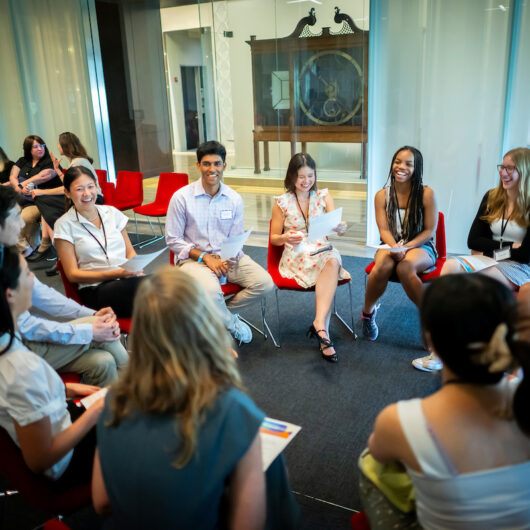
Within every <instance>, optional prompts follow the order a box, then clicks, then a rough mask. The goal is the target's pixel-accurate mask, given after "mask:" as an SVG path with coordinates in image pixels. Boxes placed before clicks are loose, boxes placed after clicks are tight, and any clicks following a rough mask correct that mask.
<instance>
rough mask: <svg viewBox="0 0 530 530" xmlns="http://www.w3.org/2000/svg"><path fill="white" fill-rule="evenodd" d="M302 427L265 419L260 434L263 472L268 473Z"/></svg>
mask: <svg viewBox="0 0 530 530" xmlns="http://www.w3.org/2000/svg"><path fill="white" fill-rule="evenodd" d="M301 428H302V427H300V426H299V425H294V424H292V423H287V422H286V421H280V420H273V419H272V418H265V419H264V420H263V423H262V424H261V427H260V428H259V434H260V438H261V457H262V461H263V471H267V469H268V468H269V466H270V465H271V464H272V462H273V461H274V459H275V458H276V457H277V456H278V455H279V454H280V453H281V452H282V451H283V450H284V449H285V448H286V447H287V445H288V444H289V443H290V442H291V440H292V439H293V438H294V437H295V436H296V435H297V434H298V432H299V431H300V429H301Z"/></svg>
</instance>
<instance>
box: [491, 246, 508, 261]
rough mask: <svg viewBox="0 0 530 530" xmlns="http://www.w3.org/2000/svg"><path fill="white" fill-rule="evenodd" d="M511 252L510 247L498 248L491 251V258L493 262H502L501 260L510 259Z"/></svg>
mask: <svg viewBox="0 0 530 530" xmlns="http://www.w3.org/2000/svg"><path fill="white" fill-rule="evenodd" d="M511 256H512V252H511V249H510V247H506V248H500V249H499V250H494V251H493V257H494V259H495V261H502V260H503V259H510V257H511Z"/></svg>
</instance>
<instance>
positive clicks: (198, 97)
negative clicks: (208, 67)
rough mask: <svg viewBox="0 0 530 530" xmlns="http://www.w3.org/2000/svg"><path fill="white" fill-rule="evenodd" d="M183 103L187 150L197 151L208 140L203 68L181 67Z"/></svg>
mask: <svg viewBox="0 0 530 530" xmlns="http://www.w3.org/2000/svg"><path fill="white" fill-rule="evenodd" d="M180 77H181V79H182V101H183V108H184V126H185V132H186V150H187V151H190V150H192V149H197V147H199V145H200V144H202V143H203V142H204V140H205V138H206V129H205V115H204V103H203V101H204V90H203V86H202V67H201V66H181V67H180Z"/></svg>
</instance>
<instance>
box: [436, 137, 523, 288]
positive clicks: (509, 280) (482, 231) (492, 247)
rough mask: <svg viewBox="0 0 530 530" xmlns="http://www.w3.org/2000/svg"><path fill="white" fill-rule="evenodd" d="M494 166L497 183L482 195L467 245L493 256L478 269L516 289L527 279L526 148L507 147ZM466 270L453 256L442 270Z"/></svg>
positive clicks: (443, 272)
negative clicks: (493, 261) (493, 262)
mask: <svg viewBox="0 0 530 530" xmlns="http://www.w3.org/2000/svg"><path fill="white" fill-rule="evenodd" d="M497 169H498V170H499V176H500V180H499V184H498V185H497V187H496V188H494V189H491V190H489V191H487V192H486V194H485V195H484V197H483V199H482V202H481V203H480V207H479V209H478V212H477V215H476V217H475V220H474V221H473V224H472V225H471V230H470V231H469V236H468V239H467V245H468V247H469V248H470V249H471V251H472V253H473V254H483V255H485V256H489V257H492V258H495V259H496V261H497V264H496V265H495V266H493V267H487V268H485V269H483V270H482V271H480V272H481V273H483V274H487V275H488V276H491V277H493V278H495V279H497V280H499V281H500V282H501V283H503V284H504V285H506V286H507V287H510V288H512V289H516V288H519V287H520V286H521V285H523V284H524V283H526V282H528V281H530V230H529V229H528V228H529V227H530V149H527V148H526V147H519V148H517V149H512V150H511V151H508V152H507V153H506V154H505V155H504V158H503V159H502V164H499V165H498V166H497ZM466 271H467V269H466V264H465V260H462V259H461V258H453V259H450V260H448V261H447V263H446V264H445V265H444V268H443V270H442V274H449V273H455V272H466Z"/></svg>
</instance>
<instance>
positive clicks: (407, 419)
mask: <svg viewBox="0 0 530 530" xmlns="http://www.w3.org/2000/svg"><path fill="white" fill-rule="evenodd" d="M397 408H398V415H399V420H400V422H401V427H402V428H403V432H404V433H405V436H406V438H407V441H408V443H409V445H410V447H411V449H412V451H413V453H414V456H415V457H416V459H417V461H418V463H419V464H420V466H421V468H422V469H423V473H418V472H417V471H414V470H413V469H410V468H407V472H408V474H409V476H410V478H411V480H412V483H413V485H414V489H415V492H416V511H417V514H418V521H419V522H420V524H421V525H422V527H423V528H425V529H427V530H428V529H436V530H442V529H443V530H447V529H449V528H450V529H451V530H475V529H476V530H485V529H488V528H495V529H501V528H506V529H507V528H510V529H523V528H530V462H524V463H522V464H518V465H515V466H507V467H501V468H496V469H489V470H485V471H477V472H474V473H464V474H461V475H458V474H457V473H456V470H455V469H454V468H453V466H452V464H451V462H450V460H449V458H448V457H447V455H446V454H445V453H444V450H443V448H442V447H441V446H440V444H439V443H438V440H437V438H436V437H435V436H434V433H433V432H432V431H431V430H430V428H429V425H428V424H427V421H426V419H425V416H424V415H423V411H422V408H421V399H411V400H409V401H399V402H398V403H397ZM484 443H487V440H485V441H484Z"/></svg>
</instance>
